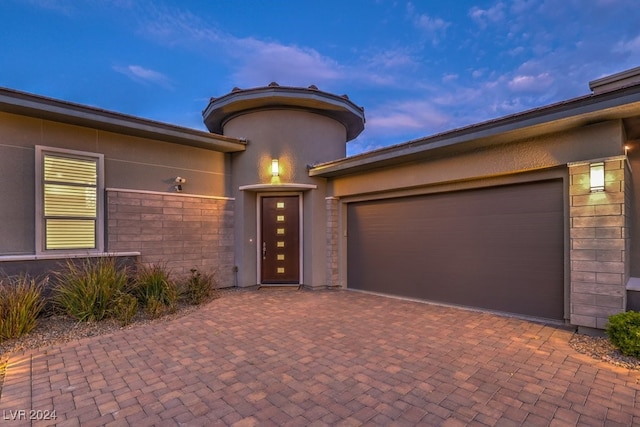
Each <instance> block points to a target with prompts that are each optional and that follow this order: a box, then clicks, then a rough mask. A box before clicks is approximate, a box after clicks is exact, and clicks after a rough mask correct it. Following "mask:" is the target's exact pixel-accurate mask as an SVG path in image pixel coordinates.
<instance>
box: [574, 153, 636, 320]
mask: <svg viewBox="0 0 640 427" xmlns="http://www.w3.org/2000/svg"><path fill="white" fill-rule="evenodd" d="M604 164H605V191H604V192H595V193H591V192H590V189H589V163H578V164H570V165H569V176H570V188H569V197H570V208H569V216H570V221H571V224H570V240H571V246H570V247H571V255H570V257H571V258H570V259H571V296H570V303H571V323H572V324H574V325H577V326H584V327H588V328H598V329H604V328H605V325H606V323H607V319H608V317H609V316H610V315H612V314H615V313H619V312H621V311H624V310H625V308H626V290H625V286H626V283H627V280H628V278H629V247H630V240H629V229H628V227H629V214H630V206H629V200H630V199H629V197H630V191H629V185H630V181H631V180H630V177H629V174H630V171H629V168H628V165H627V161H626V159H625V158H624V157H618V158H613V159H607V160H605V162H604Z"/></svg>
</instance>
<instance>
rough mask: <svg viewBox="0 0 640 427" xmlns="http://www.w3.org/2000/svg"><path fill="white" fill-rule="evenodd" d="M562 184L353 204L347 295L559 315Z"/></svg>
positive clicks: (349, 212) (561, 314)
mask: <svg viewBox="0 0 640 427" xmlns="http://www.w3.org/2000/svg"><path fill="white" fill-rule="evenodd" d="M562 194H563V192H562V181H561V180H553V181H540V182H535V183H526V184H517V185H508V186H500V187H491V188H486V189H480V190H467V191H459V192H452V193H442V194H434V195H426V196H416V197H402V198H396V199H387V200H376V201H367V202H357V203H350V204H349V205H348V208H347V215H348V220H347V235H348V238H347V239H348V253H347V264H348V274H347V276H348V277H347V280H348V287H349V288H354V289H361V290H367V291H373V292H381V293H387V294H393V295H400V296H405V297H411V298H418V299H426V300H432V301H439V302H444V303H451V304H459V305H464V306H470V307H480V308H486V309H491V310H499V311H505V312H511V313H518V314H524V315H528V316H535V317H542V318H548V319H562V318H563V317H564V302H563V301H564V291H563V288H564V285H563V284H564V279H563V277H564V243H563V242H564V224H563V196H562Z"/></svg>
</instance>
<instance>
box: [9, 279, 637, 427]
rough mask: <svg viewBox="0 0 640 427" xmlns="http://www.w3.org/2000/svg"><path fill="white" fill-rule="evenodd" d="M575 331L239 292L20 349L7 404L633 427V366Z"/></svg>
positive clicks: (221, 419)
mask: <svg viewBox="0 0 640 427" xmlns="http://www.w3.org/2000/svg"><path fill="white" fill-rule="evenodd" d="M570 337H571V332H570V331H567V330H565V329H560V328H554V327H551V326H544V325H540V324H537V323H532V322H527V321H523V320H519V319H513V318H508V317H501V316H496V315H492V314H487V313H477V312H472V311H466V310H460V309H454V308H447V307H440V306H434V305H427V304H421V303H416V302H410V301H403V300H397V299H391V298H384V297H379V296H374V295H368V294H362V293H356V292H348V291H316V292H309V291H298V292H294V291H275V290H269V291H251V292H249V291H245V292H231V293H228V294H226V295H225V296H224V297H223V298H221V299H218V300H215V301H213V302H211V303H210V304H208V305H207V306H206V307H204V308H203V309H201V310H199V311H197V312H194V313H191V314H189V315H187V316H185V317H182V318H180V319H178V320H175V321H171V322H168V323H159V324H155V325H152V326H145V327H136V328H132V329H129V330H124V331H120V332H117V333H114V334H111V335H106V336H100V337H94V338H88V339H83V340H80V341H78V342H74V343H70V344H65V345H60V346H54V347H51V348H47V349H44V350H41V351H37V352H34V353H32V354H20V355H15V356H14V357H12V358H11V360H10V366H9V367H8V369H7V374H6V379H5V384H4V389H3V393H2V398H1V399H0V410H1V411H2V416H3V420H2V422H3V423H4V424H6V425H9V426H13V425H25V424H26V425H28V424H29V421H28V420H25V419H24V418H28V417H29V415H30V414H29V410H31V409H32V410H34V412H33V413H32V414H31V415H34V416H35V417H42V416H44V415H47V412H46V411H53V410H55V414H56V417H57V419H56V420H55V422H53V421H34V422H33V424H34V425H46V424H54V423H57V425H60V426H78V425H81V426H94V425H114V426H115V425H122V426H124V425H136V426H137V427H138V426H145V425H163V426H164V425H167V426H171V425H238V426H252V425H278V426H281V425H301V426H302V425H349V426H352V425H361V424H364V425H446V426H458V425H478V426H481V425H482V426H484V425H587V426H591V425H594V426H595V425H598V426H602V425H606V426H613V425H625V426H630V425H640V405H639V399H640V395H639V390H640V384H639V381H640V373H638V372H637V371H628V370H626V369H622V368H616V367H613V366H610V365H607V364H604V363H601V362H597V361H594V360H592V359H590V358H588V357H586V356H582V355H579V354H577V353H576V352H575V351H573V350H572V349H571V348H570V347H569V345H568V340H569V339H570ZM21 410H25V411H26V412H24V413H23V412H20V411H21ZM37 411H40V412H37ZM23 414H24V416H23ZM15 418H23V419H22V420H13V419H15Z"/></svg>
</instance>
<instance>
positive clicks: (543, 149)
mask: <svg viewBox="0 0 640 427" xmlns="http://www.w3.org/2000/svg"><path fill="white" fill-rule="evenodd" d="M623 138H624V130H623V127H622V123H621V121H619V120H616V121H611V122H606V123H600V124H595V125H591V126H585V127H583V128H579V129H576V130H575V131H571V132H563V133H557V134H550V135H545V136H541V137H538V138H533V139H527V140H521V141H514V142H512V143H508V144H499V145H496V146H489V147H485V148H479V149H474V150H471V151H458V152H457V153H455V154H450V155H447V156H443V155H441V156H438V157H426V156H425V158H424V159H422V160H413V161H412V162H408V163H404V164H402V165H399V166H395V167H386V168H380V169H373V170H370V171H368V172H366V173H359V174H354V175H346V176H340V177H336V178H334V179H333V182H332V186H331V195H333V196H338V197H345V196H350V195H355V194H366V193H375V192H384V191H390V190H396V189H411V188H415V187H419V186H425V185H433V184H442V183H456V182H461V181H468V180H474V179H478V178H482V177H493V176H499V175H510V174H514V173H519V172H524V171H532V170H539V169H546V168H551V167H556V166H563V165H566V164H567V163H571V162H577V161H581V160H589V159H596V158H604V157H611V156H616V155H619V154H621V153H622V145H623V140H624V139H623ZM460 150H462V148H461V149H460Z"/></svg>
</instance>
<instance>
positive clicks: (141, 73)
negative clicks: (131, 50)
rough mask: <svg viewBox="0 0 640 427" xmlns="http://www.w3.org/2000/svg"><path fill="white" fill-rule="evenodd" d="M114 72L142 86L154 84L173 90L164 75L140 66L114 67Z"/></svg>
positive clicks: (169, 80)
mask: <svg viewBox="0 0 640 427" xmlns="http://www.w3.org/2000/svg"><path fill="white" fill-rule="evenodd" d="M113 70H114V71H117V72H118V73H120V74H123V75H125V76H127V77H128V78H130V79H131V80H133V81H135V82H138V83H142V84H154V85H157V86H160V87H163V88H165V89H173V85H172V83H171V79H169V78H168V77H167V76H165V75H164V74H162V73H160V72H158V71H155V70H151V69H148V68H144V67H141V66H140V65H127V66H114V67H113Z"/></svg>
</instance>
